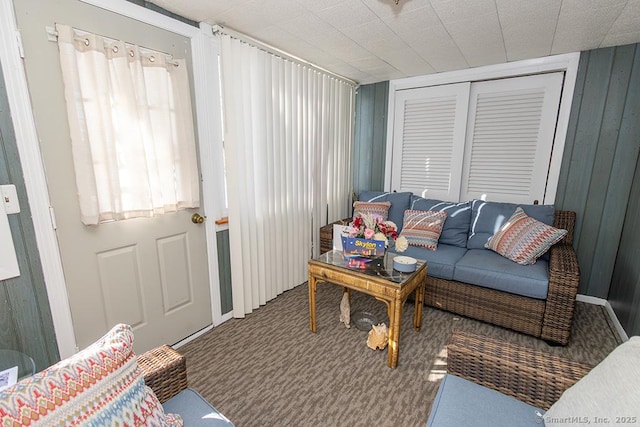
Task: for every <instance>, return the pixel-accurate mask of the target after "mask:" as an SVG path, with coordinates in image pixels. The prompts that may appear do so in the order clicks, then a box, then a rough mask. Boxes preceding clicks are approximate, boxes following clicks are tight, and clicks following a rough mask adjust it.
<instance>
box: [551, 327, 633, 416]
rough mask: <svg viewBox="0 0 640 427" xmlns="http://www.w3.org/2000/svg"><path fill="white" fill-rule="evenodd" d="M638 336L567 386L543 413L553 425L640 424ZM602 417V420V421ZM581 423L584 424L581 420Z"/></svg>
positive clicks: (620, 346)
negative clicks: (578, 423) (579, 423)
mask: <svg viewBox="0 0 640 427" xmlns="http://www.w3.org/2000/svg"><path fill="white" fill-rule="evenodd" d="M638 384H640V337H638V336H634V337H631V339H629V340H628V341H627V342H625V343H623V344H621V345H619V346H618V347H617V348H616V349H615V350H613V351H612V352H611V353H610V354H609V355H608V356H607V357H606V358H605V359H604V360H603V361H602V362H600V364H598V365H597V366H596V367H595V368H593V369H592V370H591V372H589V373H588V374H587V375H586V376H584V377H583V378H582V379H581V380H580V381H578V382H577V383H575V384H574V385H573V386H571V387H569V388H568V389H567V390H565V392H564V393H563V394H562V396H560V399H558V401H557V402H556V403H554V404H553V405H552V406H551V408H549V411H547V413H546V415H545V417H544V418H545V422H546V423H547V424H548V425H553V426H556V425H557V426H569V425H576V423H575V419H576V417H579V419H582V420H588V421H590V422H591V423H593V424H596V423H597V422H596V419H600V420H602V421H600V423H599V424H602V425H604V424H611V425H624V424H631V425H635V424H637V423H640V387H638ZM605 420H606V421H605ZM585 424H587V423H586V422H585Z"/></svg>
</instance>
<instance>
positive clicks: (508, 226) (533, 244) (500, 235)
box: [485, 206, 567, 265]
mask: <svg viewBox="0 0 640 427" xmlns="http://www.w3.org/2000/svg"><path fill="white" fill-rule="evenodd" d="M566 235H567V230H561V229H558V228H555V227H552V226H550V225H547V224H544V223H542V222H540V221H538V220H536V219H534V218H531V217H529V216H527V214H526V213H524V210H522V208H521V207H520V206H518V207H517V208H516V211H515V212H514V213H513V215H511V218H509V220H508V221H507V222H505V223H504V225H503V226H502V227H500V229H499V230H498V232H497V233H496V234H494V235H493V237H491V239H489V241H488V242H487V243H486V244H485V247H486V248H488V249H491V250H492V251H494V252H497V253H499V254H500V255H502V256H503V257H505V258H508V259H510V260H511V261H513V262H517V263H518V264H522V265H531V264H534V263H535V262H536V260H537V259H538V258H539V257H540V256H542V255H543V254H544V253H545V252H547V251H548V250H549V248H551V246H553V245H554V244H556V243H558V242H559V241H560V240H561V239H562V238H563V237H564V236H566Z"/></svg>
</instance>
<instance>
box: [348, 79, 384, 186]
mask: <svg viewBox="0 0 640 427" xmlns="http://www.w3.org/2000/svg"><path fill="white" fill-rule="evenodd" d="M388 99H389V82H380V83H375V84H370V85H363V86H360V87H359V88H358V91H357V94H356V124H355V136H354V152H353V154H354V155H353V159H354V163H353V191H354V192H355V193H356V194H360V192H361V191H365V190H375V191H382V190H383V189H384V164H385V160H386V146H387V102H388Z"/></svg>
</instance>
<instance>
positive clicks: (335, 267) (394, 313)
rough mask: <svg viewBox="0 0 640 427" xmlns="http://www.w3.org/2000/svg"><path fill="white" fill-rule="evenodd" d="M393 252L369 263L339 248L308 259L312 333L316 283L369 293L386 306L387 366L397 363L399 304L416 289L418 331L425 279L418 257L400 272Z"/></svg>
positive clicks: (400, 316) (424, 270)
mask: <svg viewBox="0 0 640 427" xmlns="http://www.w3.org/2000/svg"><path fill="white" fill-rule="evenodd" d="M395 256H397V255H396V254H393V253H387V254H385V256H384V258H378V259H374V260H372V261H370V262H361V261H358V260H357V259H355V260H354V259H353V258H349V257H346V256H345V255H344V254H343V253H342V252H341V251H335V250H334V251H330V252H326V253H324V254H322V255H320V256H319V257H318V258H315V259H312V260H309V318H310V326H311V332H314V333H315V332H316V289H317V284H318V282H327V283H333V284H335V285H338V286H342V287H344V288H347V289H353V290H356V291H358V292H362V293H364V294H367V295H371V296H373V297H374V298H376V299H377V300H379V301H382V302H384V303H385V304H386V306H387V313H388V315H389V323H390V324H389V347H388V350H387V351H388V356H387V365H388V366H389V367H390V368H395V367H397V366H398V353H399V341H400V323H401V319H402V306H403V305H404V302H405V301H406V300H407V297H408V296H409V295H411V293H413V292H415V294H416V296H415V308H414V313H413V327H414V328H415V330H416V331H420V327H421V326H422V305H423V303H424V287H425V284H426V280H427V263H426V262H424V261H420V260H418V265H417V267H416V271H414V272H412V273H401V272H399V271H396V270H394V269H393V258H394V257H395Z"/></svg>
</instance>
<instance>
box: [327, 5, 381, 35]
mask: <svg viewBox="0 0 640 427" xmlns="http://www.w3.org/2000/svg"><path fill="white" fill-rule="evenodd" d="M316 15H317V16H318V17H319V18H320V19H322V20H324V21H325V22H328V23H330V24H331V25H332V26H334V27H335V28H346V27H349V26H353V25H360V24H364V23H367V22H372V21H380V18H378V17H377V16H376V15H375V14H374V13H373V12H371V10H370V9H369V8H368V7H366V6H364V5H363V4H362V2H361V1H360V0H347V1H344V2H342V3H340V4H338V5H336V6H333V7H330V8H328V9H324V10H321V11H318V12H317V13H316Z"/></svg>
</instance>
